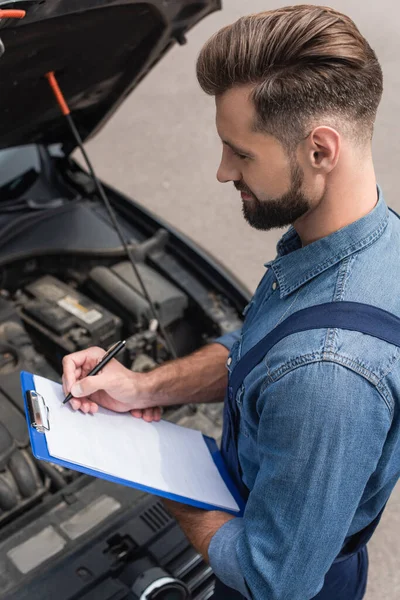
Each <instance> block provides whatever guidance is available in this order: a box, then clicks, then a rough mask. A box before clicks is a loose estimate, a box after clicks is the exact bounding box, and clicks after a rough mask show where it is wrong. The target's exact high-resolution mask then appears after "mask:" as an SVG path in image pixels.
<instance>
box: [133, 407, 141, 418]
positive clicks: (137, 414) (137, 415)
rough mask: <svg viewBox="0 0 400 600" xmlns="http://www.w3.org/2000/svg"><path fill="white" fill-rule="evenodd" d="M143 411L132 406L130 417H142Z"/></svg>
mask: <svg viewBox="0 0 400 600" xmlns="http://www.w3.org/2000/svg"><path fill="white" fill-rule="evenodd" d="M142 414H143V411H142V410H141V409H140V408H134V409H133V410H131V415H132V417H136V419H141V418H142Z"/></svg>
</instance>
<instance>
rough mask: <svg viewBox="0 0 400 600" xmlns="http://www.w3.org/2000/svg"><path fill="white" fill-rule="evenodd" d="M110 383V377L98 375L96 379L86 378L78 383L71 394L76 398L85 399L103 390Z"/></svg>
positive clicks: (72, 388)
mask: <svg viewBox="0 0 400 600" xmlns="http://www.w3.org/2000/svg"><path fill="white" fill-rule="evenodd" d="M109 383H110V377H109V375H105V376H104V375H96V377H85V378H84V379H80V380H79V381H76V382H75V383H74V385H73V386H72V387H71V394H72V395H73V396H74V398H82V397H83V398H84V397H85V396H90V395H91V394H94V392H98V391H99V390H103V389H104V388H105V386H106V385H107V384H109Z"/></svg>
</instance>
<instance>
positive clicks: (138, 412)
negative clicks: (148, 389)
mask: <svg viewBox="0 0 400 600" xmlns="http://www.w3.org/2000/svg"><path fill="white" fill-rule="evenodd" d="M130 413H131V415H132V417H136V419H143V420H144V421H146V422H147V423H151V422H152V421H159V420H160V419H161V416H162V408H161V406H155V407H154V408H145V409H143V410H142V409H140V408H134V409H133V410H131V411H130Z"/></svg>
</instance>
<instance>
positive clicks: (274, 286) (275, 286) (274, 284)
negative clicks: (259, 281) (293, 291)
mask: <svg viewBox="0 0 400 600" xmlns="http://www.w3.org/2000/svg"><path fill="white" fill-rule="evenodd" d="M277 287H278V284H277V283H276V281H274V283H273V284H272V289H273V290H274V291H275V290H276V288H277Z"/></svg>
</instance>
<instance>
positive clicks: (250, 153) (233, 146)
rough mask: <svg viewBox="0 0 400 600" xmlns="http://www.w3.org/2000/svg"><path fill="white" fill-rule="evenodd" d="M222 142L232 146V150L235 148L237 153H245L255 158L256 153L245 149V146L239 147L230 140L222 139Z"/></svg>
mask: <svg viewBox="0 0 400 600" xmlns="http://www.w3.org/2000/svg"><path fill="white" fill-rule="evenodd" d="M222 143H223V144H225V146H229V148H231V150H233V151H234V152H236V153H237V154H244V155H246V156H248V157H249V158H254V154H253V153H252V152H249V151H248V150H245V149H244V148H239V146H236V145H235V144H232V142H228V140H222Z"/></svg>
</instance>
